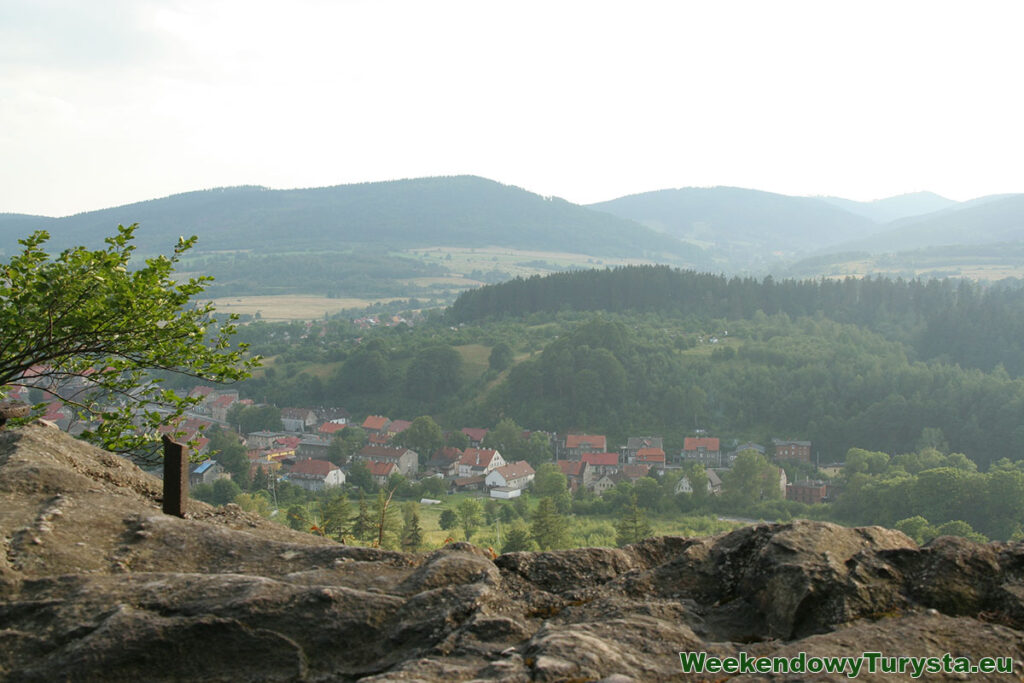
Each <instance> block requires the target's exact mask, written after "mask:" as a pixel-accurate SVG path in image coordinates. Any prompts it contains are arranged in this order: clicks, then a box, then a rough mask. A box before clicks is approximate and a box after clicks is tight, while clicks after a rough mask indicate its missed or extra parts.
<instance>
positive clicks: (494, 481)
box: [484, 460, 536, 489]
mask: <svg viewBox="0 0 1024 683" xmlns="http://www.w3.org/2000/svg"><path fill="white" fill-rule="evenodd" d="M534 474H536V473H535V472H534V471H533V468H532V467H530V463H528V462H526V461H525V460H519V461H518V462H514V463H512V464H511V465H505V466H504V467H497V468H495V469H493V470H491V471H490V472H488V473H487V476H486V477H484V484H485V485H486V486H487V488H495V487H497V488H510V489H523V488H525V487H526V486H528V485H529V483H530V482H531V481H533V477H534Z"/></svg>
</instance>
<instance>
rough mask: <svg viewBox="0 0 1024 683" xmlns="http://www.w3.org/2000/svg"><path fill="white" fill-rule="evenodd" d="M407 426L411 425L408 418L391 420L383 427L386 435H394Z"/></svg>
mask: <svg viewBox="0 0 1024 683" xmlns="http://www.w3.org/2000/svg"><path fill="white" fill-rule="evenodd" d="M409 427H412V422H409V421H408V420H392V421H391V424H389V425H388V426H387V429H385V430H384V432H385V433H386V434H387V435H388V436H395V435H396V434H401V433H402V432H404V431H405V430H406V429H408V428H409Z"/></svg>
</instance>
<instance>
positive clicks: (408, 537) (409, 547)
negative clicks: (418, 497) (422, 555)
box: [402, 503, 423, 553]
mask: <svg viewBox="0 0 1024 683" xmlns="http://www.w3.org/2000/svg"><path fill="white" fill-rule="evenodd" d="M413 505H415V503H413ZM422 546H423V529H422V528H421V527H420V515H419V513H418V512H417V511H416V510H415V508H413V509H412V510H411V511H410V512H409V513H408V514H407V515H406V517H405V526H404V527H403V528H402V550H404V551H405V552H407V553H414V552H416V551H417V550H419V549H420V547H422Z"/></svg>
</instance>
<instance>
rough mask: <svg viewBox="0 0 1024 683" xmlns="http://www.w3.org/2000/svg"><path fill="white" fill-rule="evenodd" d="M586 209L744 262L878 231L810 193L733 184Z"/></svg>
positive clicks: (638, 197) (865, 220)
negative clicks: (795, 194)
mask: <svg viewBox="0 0 1024 683" xmlns="http://www.w3.org/2000/svg"><path fill="white" fill-rule="evenodd" d="M590 208H592V209H596V210H599V211H607V212H608V213H610V214H612V215H615V216H619V217H621V218H628V219H631V220H634V221H637V222H638V223H642V224H644V225H646V226H648V227H650V228H652V229H654V230H660V231H662V232H664V233H666V234H668V235H671V236H673V237H676V238H678V239H681V240H685V241H689V242H692V243H695V244H699V245H702V246H707V247H708V249H709V251H711V253H713V254H714V255H716V256H717V257H718V258H719V259H722V260H727V261H730V262H736V263H737V264H742V263H744V262H746V265H750V264H754V263H756V262H757V261H758V260H764V259H765V258H770V257H771V256H772V255H774V256H789V255H792V254H796V253H800V252H807V251H811V250H814V249H819V248H822V247H828V246H831V245H835V244H839V243H842V242H845V241H848V240H851V239H853V238H856V237H862V236H865V235H868V234H871V233H873V232H876V231H877V230H879V229H880V228H879V225H878V224H877V223H875V222H874V221H872V220H871V219H869V218H866V217H864V216H859V215H856V214H853V213H850V212H849V211H846V210H845V209H842V208H840V207H838V206H835V205H834V204H832V203H830V202H828V201H825V200H822V199H817V198H812V197H790V196H787V195H781V194H774V193H771V192H761V191H758V190H747V189H743V188H736V187H713V188H694V187H690V188H682V189H676V190H660V191H657V192H647V193H643V194H638V195H631V196H628V197H622V198H619V199H614V200H611V201H608V202H601V203H599V204H591V205H590Z"/></svg>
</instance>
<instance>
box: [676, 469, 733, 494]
mask: <svg viewBox="0 0 1024 683" xmlns="http://www.w3.org/2000/svg"><path fill="white" fill-rule="evenodd" d="M706 474H707V478H708V493H709V494H711V495H713V496H717V495H718V494H719V493H721V492H722V479H721V477H719V476H718V473H717V472H715V471H714V470H706ZM681 493H693V486H692V485H691V484H690V480H689V478H688V477H687V476H686V475H685V474H684V475H683V476H681V477H679V481H678V482H676V495H679V494H681Z"/></svg>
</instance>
